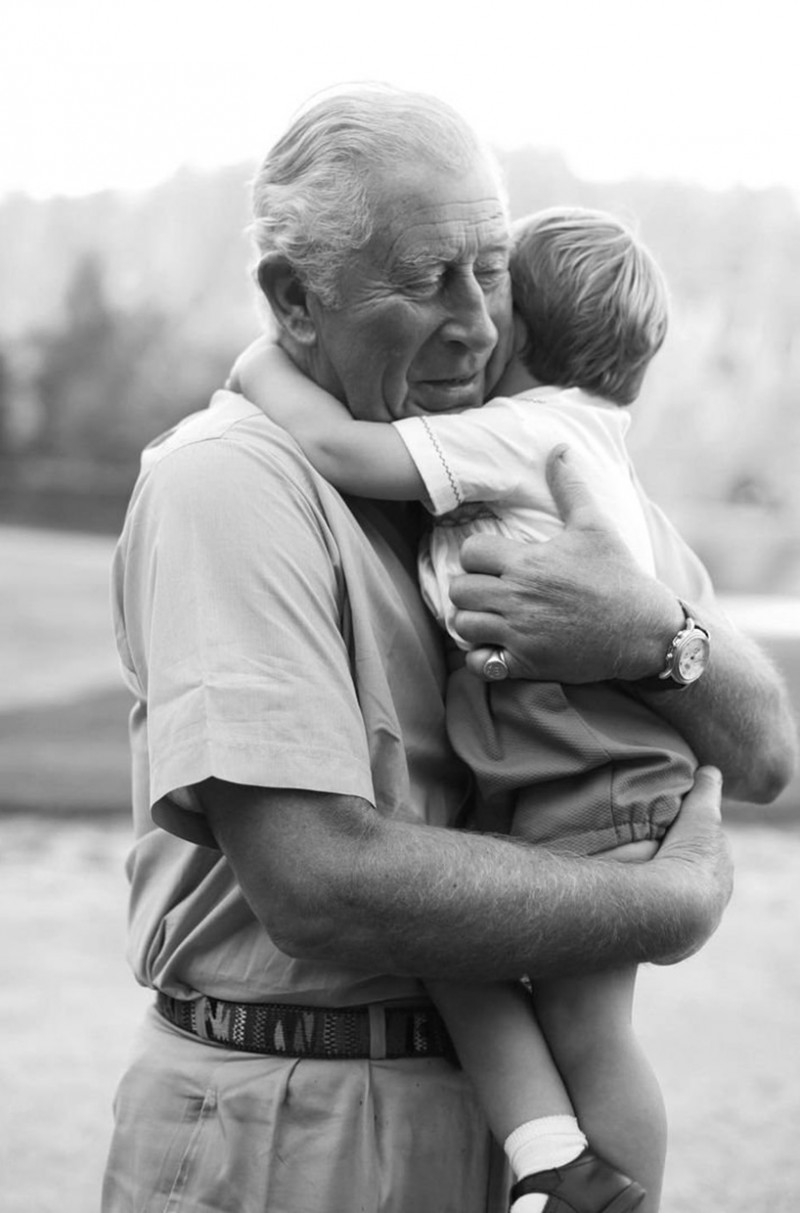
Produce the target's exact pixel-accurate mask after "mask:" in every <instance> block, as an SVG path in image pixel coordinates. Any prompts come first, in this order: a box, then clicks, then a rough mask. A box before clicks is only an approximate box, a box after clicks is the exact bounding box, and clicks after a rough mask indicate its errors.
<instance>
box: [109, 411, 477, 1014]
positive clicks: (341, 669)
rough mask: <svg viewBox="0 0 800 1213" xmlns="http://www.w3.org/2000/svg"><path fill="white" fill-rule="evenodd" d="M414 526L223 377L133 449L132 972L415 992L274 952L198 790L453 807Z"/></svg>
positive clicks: (300, 991) (438, 665)
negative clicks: (282, 791) (315, 461)
mask: <svg viewBox="0 0 800 1213" xmlns="http://www.w3.org/2000/svg"><path fill="white" fill-rule="evenodd" d="M398 518H401V519H405V521H406V529H405V531H403V530H401V529H399V527H398V526H397V525H396V524H397V521H398ZM407 523H408V514H407V511H406V510H405V507H402V506H401V507H400V509H399V510H394V511H393V510H392V509H391V508H387V509H383V508H380V507H378V506H376V505H374V504H372V503H367V502H362V503H355V502H351V503H347V502H345V500H344V499H343V498H342V497H340V496H339V494H338V493H337V492H336V491H335V490H334V489H333V488H331V487H330V486H329V485H328V484H327V483H326V482H325V481H323V480H322V479H321V478H320V477H319V476H318V475H317V474H316V473H315V472H314V470H313V469H312V468H311V467H310V465H309V464H308V462H307V461H306V460H305V458H304V456H303V454H302V452H301V451H300V449H299V448H298V447H297V445H296V444H295V443H294V441H293V440H292V439H291V438H290V437H289V436H288V435H287V434H285V433H284V432H283V431H282V430H280V429H278V428H277V427H276V426H274V425H273V424H272V423H271V422H269V421H268V420H267V419H266V418H265V417H264V416H263V414H262V413H261V412H260V411H259V410H258V409H257V408H255V407H254V406H252V405H250V404H249V403H248V402H247V401H245V400H243V398H242V397H240V396H237V395H234V394H232V393H229V392H219V393H217V394H216V396H215V398H214V400H213V401H212V405H211V407H210V408H209V409H206V410H204V411H203V412H202V413H198V414H195V415H194V416H193V417H191V418H188V419H187V420H186V421H185V422H183V423H181V425H179V426H178V427H176V428H175V429H174V430H173V431H171V432H170V433H168V434H167V435H165V436H164V437H163V438H162V439H161V440H159V441H158V442H157V443H156V444H153V446H151V447H150V448H149V449H148V451H147V452H146V453H145V456H144V458H143V468H142V474H141V476H140V478H139V480H138V482H137V485H136V487H135V489H134V494H133V497H132V500H131V504H130V507H129V511H128V515H127V518H126V522H125V527H124V530H123V533H122V536H121V539H120V542H119V545H118V549H117V554H116V558H115V564H114V610H115V626H116V633H117V642H118V648H119V652H120V655H121V658H122V662H123V667H124V669H125V673H126V679H127V681H128V684H129V686H130V688H131V690H132V691H133V693H134V695H135V697H136V706H135V707H134V709H133V711H132V714H131V742H132V753H133V794H134V818H135V824H136V833H137V840H136V843H135V846H134V849H133V852H132V854H131V858H130V861H129V876H130V879H131V898H132V900H131V916H130V923H131V933H130V959H131V962H132V964H133V967H134V971H135V972H136V975H137V977H138V978H139V980H140V981H142V982H143V983H145V984H147V985H153V986H156V987H158V988H160V989H163V990H166V991H167V992H169V993H173V994H176V995H179V996H180V995H184V996H186V995H190V994H191V993H192V992H194V991H200V992H202V993H204V994H209V995H212V996H216V997H220V998H230V999H240V1000H243V1001H251V1002H257V1001H268V1000H276V999H277V1000H285V1001H299V1002H307V1003H316V1004H347V1003H356V1002H364V1001H369V1000H373V999H383V998H395V997H406V996H411V995H415V994H417V993H418V992H419V986H418V984H417V983H416V982H414V981H413V980H410V979H405V978H397V977H389V976H387V975H384V974H380V973H365V972H361V971H359V972H355V971H353V972H350V971H347V970H343V969H341V968H340V967H338V966H328V965H325V964H322V963H318V962H311V961H300V960H292V959H291V958H289V957H287V956H285V955H284V954H282V953H280V952H279V951H278V950H277V949H275V948H274V946H273V945H272V943H271V941H270V939H269V937H268V935H267V934H266V932H265V931H264V928H263V927H262V926H261V924H260V923H259V922H258V921H257V920H256V919H255V917H254V915H253V914H252V912H251V911H250V909H249V907H248V905H247V903H246V902H245V900H244V898H243V897H242V895H241V893H240V891H239V888H238V885H237V884H236V881H235V879H234V877H233V874H232V872H231V870H230V867H229V865H228V863H227V861H226V860H225V858H224V856H222V855H221V854H220V852H219V851H218V850H215V849H213V839H212V838H211V836H210V834H209V832H208V828H207V825H206V823H205V819H204V817H203V815H202V812H201V810H200V809H199V806H198V805H197V803H196V800H195V798H194V797H193V795H192V792H191V788H192V785H194V784H197V783H199V782H201V781H202V780H204V779H206V778H208V777H209V776H212V775H213V776H216V777H217V778H220V779H224V780H228V781H231V782H233V783H240V784H247V785H254V786H262V787H268V788H293V789H306V790H310V791H318V792H329V793H335V794H341V795H348V796H358V797H361V798H363V799H364V800H366V801H368V802H370V803H371V804H372V805H374V807H375V809H376V811H377V812H379V813H382V814H385V815H389V816H392V817H398V818H404V819H407V820H411V821H418V822H421V823H428V824H433V825H453V824H455V822H456V820H457V818H458V815H459V812H460V810H461V809H462V807H463V805H464V803H465V799H466V793H467V786H468V784H467V777H466V775H465V772H464V770H463V768H462V767H460V766H459V764H458V763H457V762H456V760H455V758H454V757H453V755H452V752H451V750H450V748H449V746H448V744H447V741H446V734H445V720H444V706H443V688H444V680H445V676H446V674H445V664H444V659H443V652H442V641H441V636H440V634H439V631H438V629H437V627H436V625H435V623H434V621H433V619H432V618H431V616H430V615H429V614H428V612H427V611H426V609H425V607H424V605H423V604H422V601H421V599H420V596H419V593H418V590H417V585H416V537H417V535H416V528H410V529H409V528H408V525H407ZM151 810H152V816H151ZM154 821H155V822H157V823H158V825H159V826H161V827H164V828H157V827H155V826H154Z"/></svg>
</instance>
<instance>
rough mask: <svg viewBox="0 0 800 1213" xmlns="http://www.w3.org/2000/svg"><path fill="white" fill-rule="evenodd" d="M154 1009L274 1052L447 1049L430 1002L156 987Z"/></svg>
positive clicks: (324, 1055)
mask: <svg viewBox="0 0 800 1213" xmlns="http://www.w3.org/2000/svg"><path fill="white" fill-rule="evenodd" d="M156 1010H157V1011H158V1012H159V1013H160V1014H161V1015H162V1016H163V1017H164V1019H166V1020H168V1021H169V1023H171V1024H174V1026H175V1027H176V1028H181V1029H182V1030H183V1031H184V1032H191V1034H192V1035H193V1036H197V1037H198V1038H199V1039H200V1040H206V1041H210V1042H212V1043H214V1044H220V1045H226V1046H227V1047H228V1048H229V1049H240V1050H242V1051H243V1052H245V1053H267V1054H269V1055H270V1056H273V1057H316V1058H319V1059H321V1060H325V1059H328V1058H329V1059H332V1060H333V1059H337V1058H338V1059H348V1058H349V1059H356V1058H371V1059H372V1060H379V1059H381V1058H393V1059H394V1058H400V1057H447V1058H449V1059H450V1060H451V1061H454V1060H455V1051H454V1049H453V1045H452V1042H451V1040H450V1037H449V1036H448V1034H447V1029H446V1028H445V1026H444V1023H443V1021H442V1019H441V1016H440V1015H439V1013H438V1011H437V1010H436V1008H435V1007H433V1006H430V1005H428V1006H392V1005H391V1004H382V1003H369V1004H367V1005H366V1006H359V1007H298V1006H292V1005H287V1004H286V1003H277V1002H266V1003H265V1002H255V1003H253V1002H223V1001H222V999H220V998H207V997H205V996H201V997H199V998H194V999H191V1000H188V999H180V998H171V997H170V996H169V995H168V994H163V993H160V992H159V993H158V995H157V996H156Z"/></svg>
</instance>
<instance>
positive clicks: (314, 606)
mask: <svg viewBox="0 0 800 1213" xmlns="http://www.w3.org/2000/svg"><path fill="white" fill-rule="evenodd" d="M297 458H298V459H299V453H298V456H297ZM310 486H311V481H310V479H309V477H308V476H306V477H305V480H304V479H303V477H302V476H299V475H297V476H295V475H292V474H291V460H289V462H288V464H281V462H280V461H277V462H276V461H270V459H269V458H267V459H265V458H264V457H263V456H262V455H259V454H257V453H254V452H251V451H248V450H247V449H241V448H238V447H237V446H236V445H235V444H233V443H229V442H226V441H214V442H198V443H194V444H191V445H188V446H186V447H183V448H180V449H179V450H177V451H175V452H173V453H172V454H170V455H169V457H168V458H166V459H164V460H162V461H161V462H160V463H159V464H158V465H157V466H156V467H154V468H153V469H152V471H151V472H150V474H149V476H148V477H147V479H146V481H145V484H144V486H143V487H142V489H141V491H140V493H139V496H138V498H137V500H136V502H135V506H134V508H133V510H132V515H131V517H130V518H129V522H128V525H127V527H126V531H127V534H126V535H125V536H124V540H125V550H124V559H123V561H122V563H123V568H124V573H123V578H124V581H123V594H122V612H123V617H124V618H123V629H124V634H125V643H126V647H127V652H128V654H129V660H130V662H131V666H132V669H133V671H134V672H135V677H136V679H137V680H138V682H139V684H140V688H141V695H142V698H143V700H144V701H145V702H146V705H147V733H148V746H149V770H150V803H151V806H152V812H153V816H154V818H155V819H156V820H158V821H159V823H160V824H165V825H166V826H167V828H170V829H172V830H173V832H176V833H181V834H183V835H184V836H188V834H187V831H186V830H185V829H184V827H182V826H181V825H180V824H176V823H179V820H180V816H181V814H184V815H185V814H186V813H187V812H189V813H191V812H192V811H194V812H195V813H196V812H198V811H199V808H198V806H197V804H196V803H195V801H194V800H193V797H192V794H191V787H192V785H193V784H196V783H199V782H200V781H202V780H204V779H206V778H208V777H210V776H216V777H217V778H219V779H224V780H228V781H230V782H233V783H239V784H246V785H253V786H257V787H269V788H293V789H305V790H310V791H320V792H330V793H338V794H342V795H355V796H360V797H363V798H364V799H367V800H371V799H372V797H373V789H372V777H371V771H370V762H369V754H368V747H367V742H366V738H365V730H364V725H363V719H362V716H361V713H360V710H359V706H358V701H357V697H356V693H355V689H354V686H353V680H352V676H351V671H350V665H349V656H348V650H347V644H346V640H345V638H344V636H343V633H342V624H341V619H342V609H343V603H342V597H343V593H344V591H343V588H342V584H341V577H340V575H339V571H338V565H337V553H336V551H335V546H334V544H333V540H332V538H331V536H330V533H329V532H328V531H327V529H326V526H325V520H324V516H323V513H322V510H321V508H320V506H319V504H318V502H317V501H316V500H315V497H314V493H313V488H312V487H310ZM193 840H195V839H193Z"/></svg>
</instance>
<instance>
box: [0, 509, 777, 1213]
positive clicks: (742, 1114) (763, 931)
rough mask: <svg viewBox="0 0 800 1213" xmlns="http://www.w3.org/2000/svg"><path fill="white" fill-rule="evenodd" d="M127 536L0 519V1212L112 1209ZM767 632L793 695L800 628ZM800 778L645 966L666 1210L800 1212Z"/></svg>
mask: <svg viewBox="0 0 800 1213" xmlns="http://www.w3.org/2000/svg"><path fill="white" fill-rule="evenodd" d="M112 547H113V545H112V543H111V542H110V541H109V540H108V539H103V538H96V537H86V536H70V535H65V534H51V533H46V532H35V531H24V530H18V529H13V528H2V527H0V668H2V669H3V671H4V679H3V683H2V685H0V921H2V928H1V929H0V965H1V966H2V968H1V970H0V971H2V973H3V978H4V980H3V981H2V982H0V1039H1V1040H2V1042H3V1043H2V1053H1V1054H0V1056H1V1057H2V1063H1V1064H0V1073H2V1078H3V1096H4V1098H3V1099H2V1100H0V1176H2V1197H0V1209H2V1213H93V1211H95V1210H97V1209H98V1207H99V1203H98V1202H99V1183H100V1175H101V1171H102V1166H103V1159H104V1156H105V1152H106V1148H107V1144H108V1136H109V1133H110V1128H111V1114H110V1102H111V1098H112V1094H113V1090H114V1087H115V1084H116V1081H117V1079H118V1077H119V1074H120V1072H121V1070H122V1067H123V1064H124V1058H125V1055H126V1052H127V1049H128V1046H129V1043H130V1040H131V1037H132V1034H133V1031H134V1028H135V1024H136V1023H137V1021H138V1019H139V1018H140V1016H141V1013H142V1010H143V1007H144V1005H146V1003H147V1002H148V1001H149V996H148V995H146V994H145V992H143V991H141V990H139V989H138V988H137V987H136V986H135V984H134V982H133V980H132V978H131V977H130V975H129V973H128V970H127V967H126V964H125V960H124V946H125V943H124V934H125V910H126V907H125V881H124V875H123V870H122V864H123V859H124V855H125V852H126V848H127V846H128V842H129V833H128V822H127V816H126V814H127V809H128V756H127V741H126V715H127V711H128V708H129V702H130V701H129V698H128V695H127V693H126V692H125V691H124V689H123V688H122V685H121V681H120V676H119V672H118V668H117V659H116V654H115V652H114V648H113V642H112V639H111V632H110V625H109V622H108V618H109V611H108V570H109V562H110V557H111V551H112ZM760 638H761V639H763V641H764V643H765V645H766V647H767V648H768V649H769V650H770V651H771V652H772V653H773V655H774V656H775V658H776V659H777V660H778V662H779V664H780V665H781V667H782V668H783V669H784V671H785V672H786V674H787V677H788V679H789V681H790V685H791V687H792V688H793V690H794V701H795V704H796V705H800V639H799V638H798V636H797V635H795V636H793V637H790V636H788V635H787V634H786V633H785V632H782V631H781V630H780V629H778V630H777V631H775V630H772V631H769V630H767V632H766V633H765V634H764V635H763V636H761V637H760ZM799 787H800V785H799V784H798V783H797V782H795V784H794V785H793V787H792V788H791V789H790V790H789V791H787V792H786V793H785V794H784V796H783V797H781V800H780V801H779V803H778V805H777V807H776V808H775V809H774V810H772V811H771V812H770V813H766V814H765V813H764V811H763V810H757V809H753V808H752V807H751V808H738V807H737V808H732V809H731V812H730V814H729V817H730V820H731V821H732V822H733V825H732V827H731V837H732V842H733V846H734V851H735V856H736V861H737V890H736V894H735V897H734V901H733V903H732V905H731V907H730V910H729V912H728V914H727V916H726V919H725V921H724V923H723V925H722V927H721V929H720V931H719V932H718V934H717V935H716V936H715V938H714V939H713V940H712V941H711V943H710V944H709V945H708V946H707V947H706V949H704V951H703V952H702V953H701V954H700V955H699V956H697V957H695V958H693V959H692V960H690V961H688V962H686V963H685V964H683V965H680V966H678V967H676V968H673V969H669V970H660V969H647V970H645V971H643V973H642V975H641V979H640V989H639V998H638V1014H637V1022H638V1025H639V1029H640V1032H641V1035H642V1037H643V1039H644V1042H645V1045H646V1048H647V1051H648V1053H649V1054H650V1056H651V1057H652V1059H653V1061H654V1063H655V1066H656V1069H657V1071H658V1073H659V1075H660V1077H661V1080H662V1084H663V1087H664V1090H665V1094H666V1098H667V1103H668V1108H669V1113H670V1121H671V1126H672V1129H671V1151H670V1160H669V1169H668V1177H667V1188H666V1196H665V1201H664V1207H663V1213H767V1211H768V1210H769V1213H797V1210H798V1209H800V1150H798V1147H797V1132H798V1127H799V1126H800V966H798V964H797V938H798V935H799V934H800V830H799V829H798V828H797V825H796V823H797V820H798V817H799V816H800V814H798V808H800V791H799V790H798V789H799ZM765 822H773V823H774V824H773V825H769V824H764V823H765ZM754 823H756V824H754ZM298 1213H300V1211H298ZM409 1213H411V1211H409Z"/></svg>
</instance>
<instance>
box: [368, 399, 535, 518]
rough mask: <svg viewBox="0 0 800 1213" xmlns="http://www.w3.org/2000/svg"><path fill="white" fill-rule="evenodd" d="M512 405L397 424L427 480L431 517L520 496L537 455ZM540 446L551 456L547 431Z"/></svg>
mask: <svg viewBox="0 0 800 1213" xmlns="http://www.w3.org/2000/svg"><path fill="white" fill-rule="evenodd" d="M509 403H510V402H508V401H505V400H504V399H503V398H502V397H498V398H497V399H495V400H492V401H490V402H489V403H488V404H485V405H484V406H483V407H482V408H479V409H469V410H467V411H466V412H464V413H437V414H433V415H431V414H429V415H427V416H421V417H404V418H403V419H402V420H400V421H395V422H393V423H392V424H393V425H394V427H395V429H396V430H397V433H398V434H399V435H400V437H401V438H402V439H403V442H404V443H405V445H406V448H407V449H408V453H409V455H410V456H411V458H412V459H413V460H414V463H415V465H416V468H417V471H418V472H419V474H420V476H421V477H422V482H423V484H424V485H425V491H426V493H427V495H428V500H429V503H430V509H431V512H432V513H434V514H436V515H439V514H447V513H449V512H450V511H451V510H454V509H456V507H457V506H460V505H463V504H464V503H465V502H467V501H500V500H505V499H509V498H512V497H514V495H515V494H516V493H517V491H518V489H519V485H520V480H521V477H522V475H523V469H525V470H526V472H525V474H527V469H528V468H529V467H530V463H531V459H532V458H533V457H534V455H535V451H533V452H532V451H531V441H532V439H531V434H530V433H529V432H525V433H524V434H523V428H524V427H523V426H521V425H520V423H519V418H518V416H517V414H516V413H515V412H513V411H512V410H511V409H510V408H508V407H507V405H508V404H509ZM535 437H536V436H534V439H535ZM541 440H542V445H543V450H544V452H545V453H546V451H547V449H549V448H548V447H547V446H546V441H547V435H546V432H545V428H544V427H542V428H541ZM543 458H544V455H543Z"/></svg>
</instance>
